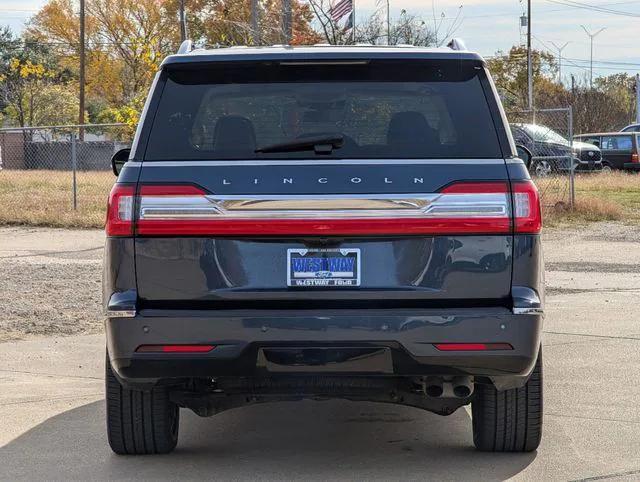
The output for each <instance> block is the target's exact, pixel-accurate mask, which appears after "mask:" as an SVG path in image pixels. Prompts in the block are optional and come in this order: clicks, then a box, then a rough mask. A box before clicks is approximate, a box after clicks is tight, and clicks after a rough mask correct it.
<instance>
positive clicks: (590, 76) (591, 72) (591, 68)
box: [580, 25, 607, 89]
mask: <svg viewBox="0 0 640 482" xmlns="http://www.w3.org/2000/svg"><path fill="white" fill-rule="evenodd" d="M580 26H581V27H582V30H584V32H585V33H586V34H587V35H588V36H589V38H590V39H591V67H590V68H589V88H590V89H593V39H594V38H596V36H597V35H599V34H600V33H602V31H603V30H605V29H606V28H607V27H602V28H601V29H600V30H598V31H597V32H595V33H591V32H589V31H588V30H587V27H585V26H584V25H580Z"/></svg>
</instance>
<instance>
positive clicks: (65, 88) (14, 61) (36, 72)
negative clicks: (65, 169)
mask: <svg viewBox="0 0 640 482" xmlns="http://www.w3.org/2000/svg"><path fill="white" fill-rule="evenodd" d="M75 91H76V89H75V87H74V86H73V85H72V83H71V82H70V78H69V75H68V73H67V72H65V71H64V70H60V69H59V68H58V66H57V65H56V63H55V60H54V59H53V58H52V57H51V55H50V53H49V52H48V51H47V50H46V48H44V47H42V46H39V45H33V44H29V43H23V42H22V41H20V39H18V38H16V37H14V36H13V34H12V32H11V31H10V30H9V29H6V28H5V29H3V30H2V32H0V111H2V112H3V113H4V115H5V116H6V117H7V119H8V121H9V123H11V124H14V125H19V126H21V127H24V126H35V125H47V124H49V125H51V124H66V123H69V122H73V119H74V118H75V117H76V116H77V112H78V102H77V98H76V97H77V96H76V94H75Z"/></svg>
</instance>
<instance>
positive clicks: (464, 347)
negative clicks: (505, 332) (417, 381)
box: [433, 343, 513, 351]
mask: <svg viewBox="0 0 640 482" xmlns="http://www.w3.org/2000/svg"><path fill="white" fill-rule="evenodd" d="M433 346H435V347H436V348H437V349H438V350H439V351H492V350H513V346H511V345H510V344H509V343H434V344H433Z"/></svg>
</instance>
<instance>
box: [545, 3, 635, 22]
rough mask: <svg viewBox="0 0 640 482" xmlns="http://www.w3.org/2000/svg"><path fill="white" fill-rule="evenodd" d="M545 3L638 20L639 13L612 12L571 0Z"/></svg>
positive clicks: (608, 9)
mask: <svg viewBox="0 0 640 482" xmlns="http://www.w3.org/2000/svg"><path fill="white" fill-rule="evenodd" d="M545 1H546V2H549V3H555V4H558V5H564V6H567V7H574V8H581V9H585V10H592V11H594V12H600V13H608V14H611V15H621V16H623V17H634V18H640V13H634V12H624V11H622V10H614V9H611V8H606V7H602V6H598V5H593V4H589V3H581V2H575V1H573V0H545Z"/></svg>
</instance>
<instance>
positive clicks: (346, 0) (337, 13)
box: [329, 0, 353, 22]
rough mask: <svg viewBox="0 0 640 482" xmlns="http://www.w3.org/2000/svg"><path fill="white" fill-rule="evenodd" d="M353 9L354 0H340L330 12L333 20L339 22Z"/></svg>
mask: <svg viewBox="0 0 640 482" xmlns="http://www.w3.org/2000/svg"><path fill="white" fill-rule="evenodd" d="M352 10H353V0H340V1H339V2H338V3H336V4H335V5H334V6H333V7H331V8H330V9H329V14H330V15H331V20H333V21H334V22H337V21H339V20H340V19H341V18H342V17H344V16H345V15H346V14H348V13H349V12H351V11H352Z"/></svg>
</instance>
